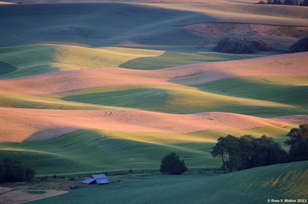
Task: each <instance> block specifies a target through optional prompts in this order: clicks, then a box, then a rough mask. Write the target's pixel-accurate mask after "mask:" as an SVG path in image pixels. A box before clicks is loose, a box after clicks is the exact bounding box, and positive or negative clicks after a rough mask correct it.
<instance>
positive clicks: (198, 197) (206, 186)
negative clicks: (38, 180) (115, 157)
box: [31, 161, 308, 204]
mask: <svg viewBox="0 0 308 204" xmlns="http://www.w3.org/2000/svg"><path fill="white" fill-rule="evenodd" d="M307 169H308V162H307V161H304V162H297V163H288V164H279V165H272V166H267V167H259V168H254V169H250V170H244V171H240V172H234V173H230V174H225V175H219V176H206V175H182V176H147V177H137V178H129V179H128V178H127V179H123V180H122V181H121V182H116V183H111V184H108V185H102V186H101V185H97V186H92V187H87V188H81V189H77V190H74V191H72V192H70V193H68V194H64V195H60V196H56V197H53V198H48V199H43V200H40V201H37V202H31V203H33V204H34V203H40V204H41V203H63V201H64V200H66V201H67V200H69V202H71V203H174V204H178V203H183V204H184V203H185V204H186V203H195V204H199V203H200V204H201V203H267V202H268V201H267V200H268V199H275V200H279V199H295V200H297V199H300V198H301V199H307V192H306V189H307V188H308V184H307V183H308V170H307ZM256 195H258V196H256ZM279 201H280V200H279ZM272 202H273V201H272Z"/></svg>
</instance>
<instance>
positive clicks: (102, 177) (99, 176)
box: [81, 174, 110, 184]
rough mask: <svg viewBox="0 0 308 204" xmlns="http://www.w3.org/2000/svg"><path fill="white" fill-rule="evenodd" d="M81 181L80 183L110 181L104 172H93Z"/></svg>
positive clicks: (106, 182)
mask: <svg viewBox="0 0 308 204" xmlns="http://www.w3.org/2000/svg"><path fill="white" fill-rule="evenodd" d="M81 183H82V184H108V183H110V181H109V179H108V178H107V176H106V175H105V174H93V175H92V176H90V177H89V178H87V179H86V180H83V181H82V182H81Z"/></svg>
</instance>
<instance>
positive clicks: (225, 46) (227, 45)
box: [214, 37, 273, 54]
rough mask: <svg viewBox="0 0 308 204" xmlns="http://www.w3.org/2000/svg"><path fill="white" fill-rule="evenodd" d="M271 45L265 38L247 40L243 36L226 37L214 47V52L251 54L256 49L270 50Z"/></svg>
mask: <svg viewBox="0 0 308 204" xmlns="http://www.w3.org/2000/svg"><path fill="white" fill-rule="evenodd" d="M272 49H273V45H272V44H271V43H269V42H267V41H265V40H252V41H248V40H246V39H245V38H238V37H228V38H225V39H223V40H221V41H220V42H219V43H218V44H217V46H216V47H215V48H214V50H215V51H216V52H224V53H235V54H251V53H255V52H256V51H257V50H260V51H270V50H272Z"/></svg>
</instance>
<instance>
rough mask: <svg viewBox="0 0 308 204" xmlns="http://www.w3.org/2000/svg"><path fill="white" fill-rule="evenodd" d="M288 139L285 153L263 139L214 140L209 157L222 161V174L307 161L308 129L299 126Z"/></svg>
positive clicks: (269, 139)
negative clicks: (288, 149)
mask: <svg viewBox="0 0 308 204" xmlns="http://www.w3.org/2000/svg"><path fill="white" fill-rule="evenodd" d="M287 136H289V137H290V139H288V140H286V142H285V144H287V145H290V146H291V147H290V151H289V153H287V152H286V151H285V150H283V149H282V148H281V146H280V144H279V143H276V142H274V139H273V138H271V137H267V136H265V135H264V136H262V137H261V138H255V137H252V136H251V135H244V136H242V137H240V138H237V137H234V136H232V135H227V136H226V137H220V138H218V142H217V143H216V145H215V146H214V147H213V150H212V151H211V154H212V156H213V157H214V158H215V157H219V158H221V160H222V169H223V170H224V173H225V172H226V170H227V169H228V170H229V171H230V172H232V171H233V170H242V169H248V168H253V167H258V166H267V165H271V164H278V163H284V162H290V161H301V160H308V125H307V124H302V125H300V126H299V128H293V129H291V131H290V132H289V133H288V135H287Z"/></svg>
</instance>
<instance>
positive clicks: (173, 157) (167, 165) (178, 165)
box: [159, 152, 188, 175]
mask: <svg viewBox="0 0 308 204" xmlns="http://www.w3.org/2000/svg"><path fill="white" fill-rule="evenodd" d="M159 171H160V172H161V173H162V174H169V175H170V174H172V175H180V174H182V173H184V172H185V171H188V169H187V167H186V165H185V162H184V160H180V158H179V156H178V155H177V154H176V153H174V152H171V153H170V154H167V155H166V156H165V157H164V158H163V159H162V160H161V165H160V169H159Z"/></svg>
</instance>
